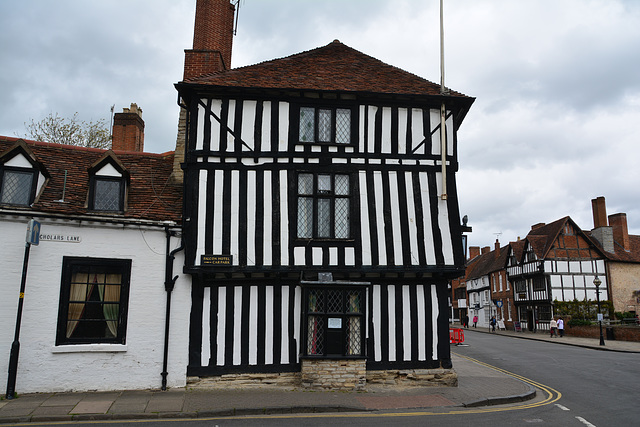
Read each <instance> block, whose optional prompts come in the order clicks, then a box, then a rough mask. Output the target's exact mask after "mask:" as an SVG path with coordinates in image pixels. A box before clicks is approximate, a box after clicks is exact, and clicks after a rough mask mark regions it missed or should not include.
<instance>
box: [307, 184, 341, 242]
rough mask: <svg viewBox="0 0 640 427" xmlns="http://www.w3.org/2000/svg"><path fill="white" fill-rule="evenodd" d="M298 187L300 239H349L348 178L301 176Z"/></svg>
mask: <svg viewBox="0 0 640 427" xmlns="http://www.w3.org/2000/svg"><path fill="white" fill-rule="evenodd" d="M297 184H298V186H297V193H298V222H297V236H298V238H299V239H313V238H318V239H348V238H350V237H351V230H350V229H351V226H350V219H349V217H350V210H351V183H350V177H349V175H341V174H313V173H300V174H298V183H297Z"/></svg>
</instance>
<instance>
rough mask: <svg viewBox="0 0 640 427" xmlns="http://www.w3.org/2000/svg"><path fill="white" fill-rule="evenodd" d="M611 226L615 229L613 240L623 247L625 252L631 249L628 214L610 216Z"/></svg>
mask: <svg viewBox="0 0 640 427" xmlns="http://www.w3.org/2000/svg"><path fill="white" fill-rule="evenodd" d="M609 225H610V226H611V228H613V240H614V241H615V243H617V244H619V245H620V246H622V248H623V249H624V250H625V251H627V252H628V251H629V250H630V249H631V245H630V243H629V230H628V228H627V214H626V213H617V214H613V215H609Z"/></svg>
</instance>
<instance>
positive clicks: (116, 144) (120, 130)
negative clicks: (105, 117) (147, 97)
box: [111, 103, 144, 152]
mask: <svg viewBox="0 0 640 427" xmlns="http://www.w3.org/2000/svg"><path fill="white" fill-rule="evenodd" d="M112 137H113V139H112V141H111V142H112V144H111V149H113V150H120V151H138V152H143V151H144V120H142V108H138V106H137V105H136V104H133V103H132V104H131V107H129V108H123V109H122V113H116V114H114V115H113V130H112Z"/></svg>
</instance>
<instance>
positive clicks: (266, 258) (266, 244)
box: [262, 171, 274, 265]
mask: <svg viewBox="0 0 640 427" xmlns="http://www.w3.org/2000/svg"><path fill="white" fill-rule="evenodd" d="M272 203H273V199H272V193H271V171H264V210H263V216H264V223H263V227H264V235H263V247H262V253H263V255H262V256H263V264H264V265H272V264H273V260H272V251H273V234H272V233H273V230H272V226H273V209H274V207H273V204H272Z"/></svg>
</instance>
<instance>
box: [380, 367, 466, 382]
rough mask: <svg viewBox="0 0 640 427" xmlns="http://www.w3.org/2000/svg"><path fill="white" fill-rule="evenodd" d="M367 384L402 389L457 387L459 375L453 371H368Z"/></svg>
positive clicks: (440, 369)
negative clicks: (408, 387)
mask: <svg viewBox="0 0 640 427" xmlns="http://www.w3.org/2000/svg"><path fill="white" fill-rule="evenodd" d="M367 384H371V385H374V384H375V385H387V386H400V387H407V386H410V387H457V386H458V374H457V373H456V371H454V370H453V369H443V368H437V369H402V370H387V371H367Z"/></svg>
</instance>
